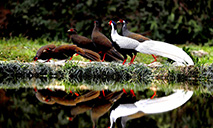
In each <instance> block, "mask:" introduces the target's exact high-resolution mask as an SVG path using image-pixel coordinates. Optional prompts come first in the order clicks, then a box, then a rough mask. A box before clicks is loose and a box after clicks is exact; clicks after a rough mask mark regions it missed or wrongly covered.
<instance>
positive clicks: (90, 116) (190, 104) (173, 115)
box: [0, 80, 213, 128]
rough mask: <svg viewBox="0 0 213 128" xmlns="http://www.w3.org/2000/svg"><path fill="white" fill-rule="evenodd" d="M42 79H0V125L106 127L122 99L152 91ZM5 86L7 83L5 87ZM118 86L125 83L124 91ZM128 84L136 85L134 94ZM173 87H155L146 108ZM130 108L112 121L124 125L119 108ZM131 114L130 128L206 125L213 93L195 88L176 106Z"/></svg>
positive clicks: (211, 118)
mask: <svg viewBox="0 0 213 128" xmlns="http://www.w3.org/2000/svg"><path fill="white" fill-rule="evenodd" d="M39 81H40V83H39ZM41 81H42V80H33V81H31V80H23V81H22V82H19V83H16V82H12V83H13V84H12V83H10V84H11V85H6V83H4V84H1V87H2V89H0V127H3V128H6V127H7V128H10V127H15V128H38V127H41V128H47V127H48V128H49V127H54V128H55V127H56V128H57V127H60V128H61V127H71V128H92V127H94V126H96V127H98V128H106V127H109V126H110V114H111V112H112V111H115V110H118V108H119V106H120V105H126V104H129V105H133V104H135V103H137V102H139V101H141V100H143V99H149V100H150V98H151V97H152V95H153V94H154V92H153V91H152V90H151V89H150V88H149V87H147V88H143V89H136V88H139V87H138V86H132V85H130V86H127V85H123V86H121V87H120V88H119V87H118V86H117V84H119V83H112V82H108V83H107V84H112V85H115V86H114V89H113V88H110V87H108V89H103V88H106V86H107V84H106V83H105V84H103V85H104V86H102V89H100V88H93V89H92V88H89V87H88V86H86V85H81V86H80V88H81V89H80V88H78V87H77V86H76V85H75V84H74V86H72V87H71V86H70V85H69V84H66V82H63V83H65V87H64V88H62V89H56V88H55V87H50V86H48V85H49V84H50V83H52V82H51V81H47V80H43V82H41ZM45 82H46V83H45ZM42 83H43V84H42ZM56 83H57V82H55V83H54V84H56ZM5 86H7V87H10V88H7V89H6V87H5ZM47 86H48V87H47ZM125 86H126V88H125ZM139 86H142V85H139ZM92 87H95V85H94V86H92ZM168 87H170V86H168ZM172 87H174V86H172ZM109 88H110V89H109ZM122 88H125V89H126V92H125V91H123V89H122ZM131 88H132V89H133V90H135V91H134V94H135V95H134V94H133V93H132V91H131ZM172 90H173V89H168V88H167V87H166V88H163V89H162V88H161V89H157V91H156V94H157V96H155V97H154V98H153V99H152V100H154V101H155V102H154V109H153V108H152V107H151V106H150V107H149V106H148V109H149V108H150V111H152V109H153V111H154V110H157V109H159V110H161V109H164V108H160V107H161V106H160V103H161V101H158V100H156V99H160V98H164V97H169V96H171V95H173V94H175V92H174V91H172ZM184 92H185V93H183V94H186V91H184ZM181 95H182V94H181ZM166 100H168V101H171V102H165V105H164V106H165V107H168V106H172V105H174V104H176V103H178V102H181V99H178V98H175V97H172V98H167V99H166ZM132 110H133V109H132V108H131V107H129V110H127V109H125V110H122V112H121V113H117V114H116V116H118V119H117V120H116V123H115V125H114V126H115V127H118V128H120V127H122V125H121V121H122V119H123V118H121V117H119V114H121V115H122V114H125V113H131V111H132ZM148 111H149V110H148ZM133 114H134V113H132V117H131V118H130V117H128V118H129V119H130V120H129V121H127V122H126V127H128V128H132V127H133V128H142V127H144V128H162V127H163V128H170V127H174V128H200V127H203V128H210V127H213V96H212V95H210V94H206V93H193V95H192V97H191V96H190V97H189V98H188V99H186V102H184V103H183V104H181V105H180V107H177V108H175V109H173V110H171V111H168V112H163V113H157V114H145V115H144V113H142V112H140V113H138V114H137V115H134V116H133ZM143 115H144V116H143ZM111 118H112V116H111Z"/></svg>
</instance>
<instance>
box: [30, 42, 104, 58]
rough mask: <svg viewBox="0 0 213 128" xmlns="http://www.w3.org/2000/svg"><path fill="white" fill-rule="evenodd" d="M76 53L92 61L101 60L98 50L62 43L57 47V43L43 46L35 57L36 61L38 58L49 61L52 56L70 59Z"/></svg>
mask: <svg viewBox="0 0 213 128" xmlns="http://www.w3.org/2000/svg"><path fill="white" fill-rule="evenodd" d="M50 46H52V47H51V48H53V46H54V48H53V49H51V48H49V47H50ZM75 53H77V54H79V55H81V56H83V57H84V58H87V59H90V60H92V61H101V60H100V55H99V54H97V53H96V52H93V51H91V50H88V49H83V48H80V47H77V46H76V45H60V46H58V47H56V46H55V45H46V46H43V47H41V48H40V49H39V50H38V52H37V54H36V56H35V57H34V60H35V61H36V60H38V59H42V60H46V59H47V60H48V61H49V60H50V59H51V58H54V59H59V60H63V59H68V58H69V57H71V58H72V56H73V55H74V54H75Z"/></svg>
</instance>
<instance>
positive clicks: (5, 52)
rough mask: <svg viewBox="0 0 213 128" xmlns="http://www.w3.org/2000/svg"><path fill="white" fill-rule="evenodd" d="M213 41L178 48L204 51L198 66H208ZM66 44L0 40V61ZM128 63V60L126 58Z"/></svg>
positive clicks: (25, 58) (143, 58) (140, 58)
mask: <svg viewBox="0 0 213 128" xmlns="http://www.w3.org/2000/svg"><path fill="white" fill-rule="evenodd" d="M212 42H213V40H211V41H209V42H208V43H207V44H206V45H204V46H201V45H192V44H189V45H179V47H187V48H189V51H192V50H204V51H206V52H208V53H209V55H207V56H205V57H202V58H200V59H199V64H206V63H207V64H210V63H212V62H213V47H210V46H209V45H208V44H211V43H212ZM67 43H68V42H63V41H47V40H46V39H36V40H31V39H26V38H23V37H15V38H11V39H8V40H7V39H5V38H3V39H0V61H9V60H18V61H21V62H31V61H32V59H33V57H34V56H35V54H36V52H37V50H38V49H39V48H40V47H42V46H44V45H47V44H55V45H57V46H58V45H61V44H67ZM73 59H74V60H83V61H89V60H87V59H84V58H83V57H81V56H74V58H73ZM157 59H158V61H159V62H162V63H165V62H166V60H167V58H163V57H158V58H157ZM153 60H154V59H153V57H152V56H151V55H146V54H141V53H138V55H137V57H136V59H135V63H139V62H140V63H141V62H142V63H146V64H149V63H151V62H152V61H153ZM127 61H128V62H129V61H130V58H129V57H128V60H127Z"/></svg>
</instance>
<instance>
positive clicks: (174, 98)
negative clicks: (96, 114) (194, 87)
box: [135, 90, 193, 114]
mask: <svg viewBox="0 0 213 128" xmlns="http://www.w3.org/2000/svg"><path fill="white" fill-rule="evenodd" d="M192 94H193V91H184V90H176V92H175V93H173V94H171V95H169V96H165V97H162V98H155V99H146V100H140V101H138V102H136V103H135V105H136V106H137V107H138V109H140V111H142V112H144V113H145V114H156V113H162V112H167V111H170V110H173V109H176V108H178V107H180V106H181V105H183V104H184V103H185V102H187V101H188V100H189V99H190V98H191V96H192Z"/></svg>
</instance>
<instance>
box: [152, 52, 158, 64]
mask: <svg viewBox="0 0 213 128" xmlns="http://www.w3.org/2000/svg"><path fill="white" fill-rule="evenodd" d="M152 56H153V58H154V59H155V60H154V61H152V63H154V62H156V61H157V57H156V56H155V55H153V54H152Z"/></svg>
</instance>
